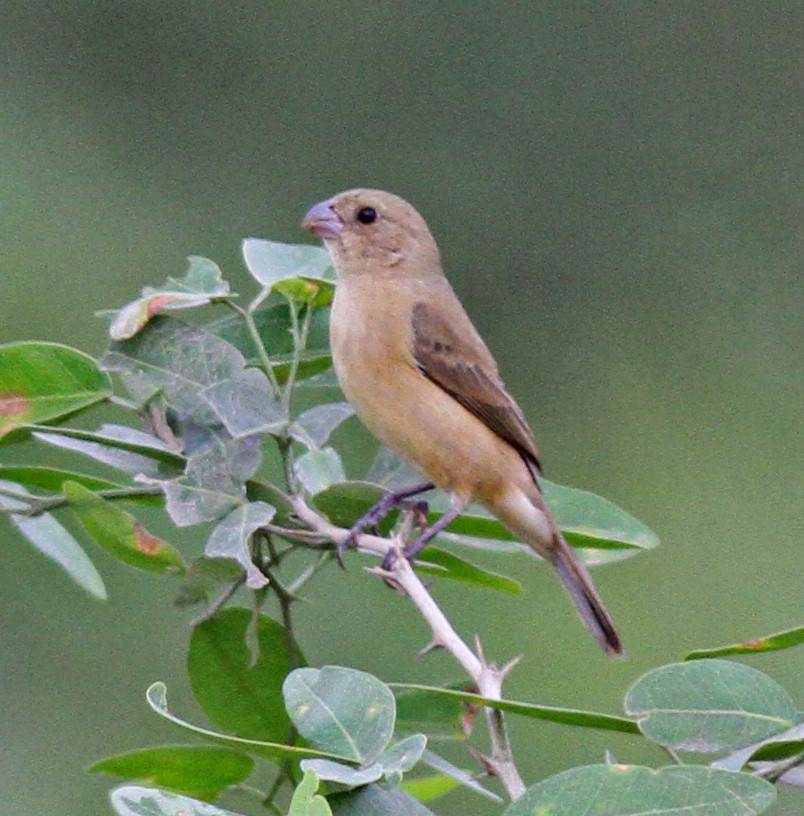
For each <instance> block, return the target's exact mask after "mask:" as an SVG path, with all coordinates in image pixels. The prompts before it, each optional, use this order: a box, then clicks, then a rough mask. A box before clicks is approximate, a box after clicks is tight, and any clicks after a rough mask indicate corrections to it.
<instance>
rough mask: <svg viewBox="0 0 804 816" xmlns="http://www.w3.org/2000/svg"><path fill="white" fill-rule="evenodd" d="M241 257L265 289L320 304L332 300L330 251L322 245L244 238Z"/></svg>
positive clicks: (333, 286)
mask: <svg viewBox="0 0 804 816" xmlns="http://www.w3.org/2000/svg"><path fill="white" fill-rule="evenodd" d="M243 259H244V260H245V262H246V267H247V268H248V271H249V272H250V273H251V274H252V276H253V277H254V278H255V279H256V280H257V282H258V283H261V284H262V285H263V286H264V287H266V288H267V289H274V290H276V291H279V292H282V294H283V295H285V296H287V297H289V298H293V299H294V300H299V301H301V302H304V303H310V302H312V303H315V305H320V306H326V305H328V304H329V303H330V302H331V301H332V295H333V292H334V290H335V275H334V272H333V271H332V262H331V261H330V259H329V253H328V252H327V251H326V250H324V249H322V248H321V247H317V246H310V245H308V244H282V243H279V242H277V241H264V240H262V239H259V238H246V239H245V240H244V241H243Z"/></svg>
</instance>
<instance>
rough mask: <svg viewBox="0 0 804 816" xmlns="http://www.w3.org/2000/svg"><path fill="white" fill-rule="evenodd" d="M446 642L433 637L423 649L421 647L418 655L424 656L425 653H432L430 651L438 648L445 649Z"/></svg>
mask: <svg viewBox="0 0 804 816" xmlns="http://www.w3.org/2000/svg"><path fill="white" fill-rule="evenodd" d="M443 648H444V644H443V643H442V642H441V641H440V640H438V638H435V637H434V638H433V639H432V640H431V641H430V642H429V643H428V644H427V645H426V646H425V647H424V648H423V649H420V650H419V651H418V652H417V653H416V657H424V656H425V655H428V654H430V652H434V651H435V650H436V649H443Z"/></svg>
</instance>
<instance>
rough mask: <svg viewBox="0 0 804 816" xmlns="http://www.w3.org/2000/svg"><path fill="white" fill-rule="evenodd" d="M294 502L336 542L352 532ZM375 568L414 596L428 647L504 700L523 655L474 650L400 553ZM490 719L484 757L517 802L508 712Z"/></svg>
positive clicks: (362, 545) (375, 543) (369, 545)
mask: <svg viewBox="0 0 804 816" xmlns="http://www.w3.org/2000/svg"><path fill="white" fill-rule="evenodd" d="M290 502H291V505H292V506H293V512H294V513H295V514H296V516H297V517H298V518H299V520H300V521H302V522H304V524H306V525H307V526H308V527H309V528H310V529H311V530H313V531H314V532H316V533H318V534H319V535H321V536H324V537H325V538H326V539H327V540H328V541H329V542H330V543H331V544H333V545H337V544H338V542H340V541H342V540H343V539H344V538H345V537H346V536H347V535H348V534H349V530H348V529H346V528H344V527H339V526H337V525H335V524H332V523H331V522H329V521H328V520H327V519H325V518H324V517H323V516H320V515H319V514H318V513H317V512H316V511H315V510H313V509H312V508H311V507H310V506H309V505H308V504H307V503H306V502H305V501H304V499H303V498H302V497H301V496H291V497H290ZM357 548H358V550H359V551H360V552H364V553H369V554H372V555H376V556H379V557H380V559H383V558H385V556H386V555H387V554H388V553H389V552H391V551H393V550H395V549H397V545H396V542H395V541H394V540H392V539H387V538H381V537H379V536H374V535H369V534H366V533H363V534H361V535H359V536H358V538H357ZM370 571H371V572H373V573H375V574H377V575H379V576H380V577H382V578H383V579H385V580H388V581H390V582H392V583H393V584H395V585H396V586H397V587H399V589H400V590H401V591H402V592H403V593H404V594H405V595H407V596H408V598H410V600H411V601H412V603H413V604H414V606H415V607H416V609H418V611H419V614H421V616H422V617H423V618H424V619H425V621H426V622H427V624H428V626H429V627H430V630H431V631H432V641H431V643H430V646H428V648H432V647H435V646H440V647H442V648H443V649H445V650H446V651H447V652H449V654H451V655H452V656H453V658H455V660H456V661H457V662H458V663H459V664H460V666H461V667H462V668H463V670H464V671H465V672H466V673H467V674H468V675H469V677H470V678H471V679H472V681H473V682H474V684H475V685H476V686H477V689H478V691H479V693H480V694H481V695H482V696H483V697H487V698H488V699H490V700H501V699H502V683H503V680H504V679H505V676H506V675H507V674H508V672H509V671H510V670H511V669H512V668H513V667H514V666H515V665H516V663H517V662H518V660H519V658H516V659H515V660H513V661H511V662H509V663H508V664H506V665H505V666H503V667H502V668H498V667H497V666H495V665H494V664H493V663H489V662H488V661H487V660H486V658H485V656H484V654H483V651H482V649H481V648H480V644H479V642H478V643H477V651H472V649H471V648H470V647H469V646H468V645H467V643H466V642H465V641H464V640H463V639H462V638H461V636H460V635H459V634H458V633H457V632H456V631H455V628H454V627H453V625H452V624H451V623H450V621H449V619H448V618H447V616H446V615H445V614H444V612H443V611H442V610H441V608H440V607H439V606H438V604H437V603H436V602H435V600H434V599H433V596H432V595H431V594H430V593H429V592H428V591H427V588H426V587H425V586H424V584H423V583H422V582H421V580H420V579H419V576H418V575H417V574H416V573H415V572H414V570H413V568H412V567H411V565H410V564H409V563H408V561H407V559H406V558H401V557H400V558H397V559H396V562H395V564H394V567H393V568H392V569H391V570H390V571H386V570H383V569H381V568H372V569H371V570H370ZM486 724H487V726H488V730H489V740H490V743H491V752H490V754H489V755H488V756H486V757H483V762H484V764H485V765H486V767H487V768H488V770H489V772H490V773H493V774H494V775H495V776H497V777H498V778H499V780H500V782H501V783H502V785H503V787H504V788H505V790H506V793H507V794H508V797H509V799H511V801H515V800H516V799H518V798H519V797H520V796H522V794H523V793H524V792H525V783H524V782H523V780H522V777H521V776H520V775H519V771H518V770H517V768H516V765H515V763H514V758H513V754H512V752H511V744H510V741H509V739H508V733H507V730H506V726H505V719H504V716H503V713H502V712H501V711H498V710H497V709H493V708H486Z"/></svg>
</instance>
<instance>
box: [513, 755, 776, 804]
mask: <svg viewBox="0 0 804 816" xmlns="http://www.w3.org/2000/svg"><path fill="white" fill-rule="evenodd" d="M775 798H776V791H775V790H774V788H773V785H771V784H769V783H768V782H765V780H763V779H758V778H757V777H755V776H750V775H748V774H738V773H731V772H729V771H718V770H714V769H712V768H703V767H693V766H674V767H671V768H662V769H660V770H658V771H654V770H653V769H652V768H644V767H640V766H638V765H588V766H586V767H584V768H573V769H572V770H569V771H565V772H564V773H561V774H558V775H557V776H551V777H549V778H548V779H545V780H544V781H543V782H539V783H538V784H537V785H534V786H533V787H531V788H529V789H528V790H527V792H526V793H525V794H524V796H522V798H520V799H518V800H517V801H516V802H514V804H513V805H511V806H510V807H509V808H508V809H507V810H506V811H505V816H541V815H542V814H550V816H577V814H579V813H582V814H583V815H584V816H645V815H646V814H650V816H678V815H679V813H683V814H684V816H756V814H758V813H761V812H762V811H763V810H765V809H766V808H768V807H770V805H771V804H772V803H773V801H774V799H775Z"/></svg>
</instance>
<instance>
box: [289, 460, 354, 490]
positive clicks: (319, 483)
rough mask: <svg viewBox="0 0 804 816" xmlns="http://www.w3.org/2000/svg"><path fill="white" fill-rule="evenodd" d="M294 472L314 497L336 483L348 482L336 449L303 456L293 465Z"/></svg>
mask: <svg viewBox="0 0 804 816" xmlns="http://www.w3.org/2000/svg"><path fill="white" fill-rule="evenodd" d="M293 472H294V473H295V474H296V478H297V479H298V480H299V481H300V482H301V483H302V486H303V487H304V489H305V490H306V491H307V492H308V493H309V494H310V495H312V496H315V495H317V494H318V493H321V491H323V490H326V489H327V488H328V487H330V485H333V484H335V483H336V482H343V481H346V474H345V473H344V471H343V464H342V463H341V457H340V456H338V453H337V451H336V450H335V449H334V448H323V449H322V450H317V451H308V452H307V453H305V454H302V455H301V456H300V457H299V458H298V459H297V460H296V461H295V462H294V463H293Z"/></svg>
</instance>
